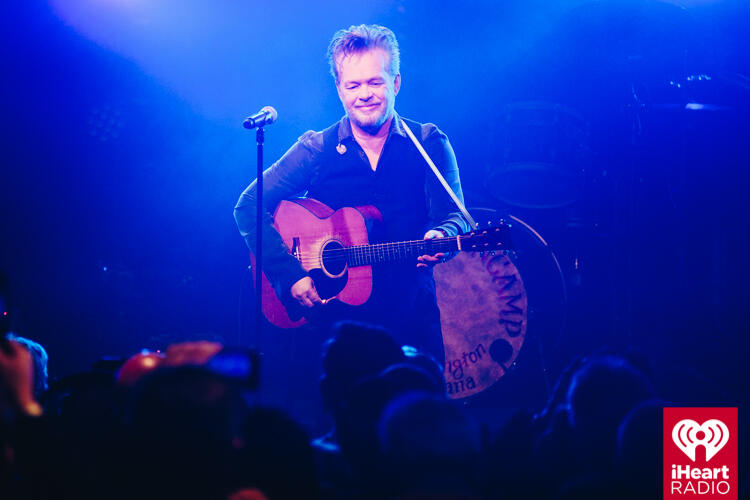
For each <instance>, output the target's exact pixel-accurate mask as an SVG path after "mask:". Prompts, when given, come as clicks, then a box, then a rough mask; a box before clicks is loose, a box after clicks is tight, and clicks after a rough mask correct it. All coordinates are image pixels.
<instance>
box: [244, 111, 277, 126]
mask: <svg viewBox="0 0 750 500" xmlns="http://www.w3.org/2000/svg"><path fill="white" fill-rule="evenodd" d="M278 117H279V114H278V113H277V112H276V110H275V109H273V108H272V107H271V106H265V107H264V108H263V109H261V110H260V111H258V112H257V113H255V114H254V115H251V116H248V117H247V118H245V121H244V122H242V126H243V127H245V128H246V129H248V130H250V129H254V128H258V127H263V126H265V125H271V124H272V123H274V122H275V121H276V119H277V118H278Z"/></svg>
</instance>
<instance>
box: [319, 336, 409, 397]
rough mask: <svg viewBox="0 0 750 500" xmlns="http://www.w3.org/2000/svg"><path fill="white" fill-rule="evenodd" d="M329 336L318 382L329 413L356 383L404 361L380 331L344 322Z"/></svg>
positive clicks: (401, 355)
mask: <svg viewBox="0 0 750 500" xmlns="http://www.w3.org/2000/svg"><path fill="white" fill-rule="evenodd" d="M332 333H333V336H332V337H331V338H330V339H329V340H328V341H327V342H326V345H325V346H324V354H323V376H322V377H321V380H320V392H321V395H322V397H323V406H324V407H325V409H326V410H328V411H331V412H333V411H335V410H336V408H338V406H339V405H340V404H341V402H342V400H343V399H344V398H345V397H346V394H347V392H348V391H349V390H350V389H351V387H352V386H354V384H356V383H357V381H359V380H362V379H363V378H365V377H372V376H375V375H377V374H378V373H380V372H381V371H383V370H384V369H385V368H387V367H388V366H390V365H392V364H396V363H401V362H403V361H404V359H405V358H404V354H403V352H402V351H401V347H400V346H399V345H398V343H397V342H396V341H395V340H394V338H393V337H391V335H390V334H389V333H388V332H387V331H385V330H384V329H382V328H379V327H376V326H372V325H367V324H364V323H356V322H351V321H347V322H340V323H337V324H336V325H335V326H334V328H333V332H332Z"/></svg>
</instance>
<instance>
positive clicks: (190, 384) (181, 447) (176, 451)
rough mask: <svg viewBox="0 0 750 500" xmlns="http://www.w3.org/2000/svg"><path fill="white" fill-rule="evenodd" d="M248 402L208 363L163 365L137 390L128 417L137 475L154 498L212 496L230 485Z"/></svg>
mask: <svg viewBox="0 0 750 500" xmlns="http://www.w3.org/2000/svg"><path fill="white" fill-rule="evenodd" d="M244 410H245V405H244V402H243V400H242V396H241V393H240V391H239V389H238V387H236V386H235V385H234V384H232V383H230V382H229V381H227V380H226V379H224V378H223V377H222V376H220V375H217V374H215V373H212V372H211V371H210V370H208V369H207V368H205V367H202V366H196V365H184V366H177V367H162V368H160V369H158V370H156V371H155V372H153V373H151V374H149V375H148V376H146V377H145V378H144V379H143V380H142V381H141V382H140V383H139V384H138V385H137V386H136V388H135V393H134V399H133V404H132V409H131V415H130V418H129V421H130V427H131V432H132V433H133V440H132V447H131V449H130V453H131V455H132V457H133V458H132V459H133V463H134V464H137V465H136V466H137V468H138V470H137V473H138V474H139V475H140V477H142V479H143V481H144V482H146V483H148V484H154V485H158V488H156V489H155V490H153V491H152V494H153V495H152V496H155V497H159V496H160V495H161V496H162V497H164V496H169V497H178V496H180V497H181V498H201V497H210V496H211V495H214V494H216V493H217V492H218V491H221V490H222V488H224V487H225V486H226V484H227V480H228V478H227V474H228V473H229V472H230V470H231V469H230V467H229V464H230V463H231V459H232V457H233V456H234V454H235V453H236V445H237V439H238V436H241V426H242V422H243V418H244Z"/></svg>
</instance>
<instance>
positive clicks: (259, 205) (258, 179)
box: [255, 127, 265, 355]
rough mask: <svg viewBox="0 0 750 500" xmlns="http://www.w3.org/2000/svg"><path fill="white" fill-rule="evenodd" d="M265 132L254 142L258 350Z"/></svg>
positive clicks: (259, 130) (257, 134)
mask: <svg viewBox="0 0 750 500" xmlns="http://www.w3.org/2000/svg"><path fill="white" fill-rule="evenodd" d="M264 139H265V133H264V132H263V127H258V128H257V130H256V131H255V142H256V144H257V148H258V161H257V170H258V174H257V177H256V191H257V194H256V197H255V199H256V203H257V204H256V206H255V208H256V210H255V228H256V229H255V234H256V236H255V237H256V241H255V342H256V348H257V349H258V352H259V353H261V355H262V351H261V348H260V343H261V332H262V330H263V281H262V280H263V274H262V273H261V269H262V267H263V229H262V228H263V141H264Z"/></svg>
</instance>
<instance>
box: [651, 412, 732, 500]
mask: <svg viewBox="0 0 750 500" xmlns="http://www.w3.org/2000/svg"><path fill="white" fill-rule="evenodd" d="M663 417H664V422H663V427H662V428H663V431H664V432H663V435H662V442H663V445H664V447H663V449H662V451H663V465H662V467H663V468H662V471H663V476H662V477H663V478H664V484H663V495H664V496H663V498H664V500H683V499H691V498H692V499H695V498H699V499H700V500H737V498H738V488H737V486H738V481H737V477H738V474H737V470H738V467H737V464H738V462H737V436H738V435H739V430H738V426H737V408H736V407H724V408H716V407H714V408H698V407H692V408H676V407H665V408H664V412H663ZM699 422H703V423H702V424H701V423H699ZM701 447H703V449H704V450H705V453H703V452H702V451H699V448H701Z"/></svg>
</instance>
